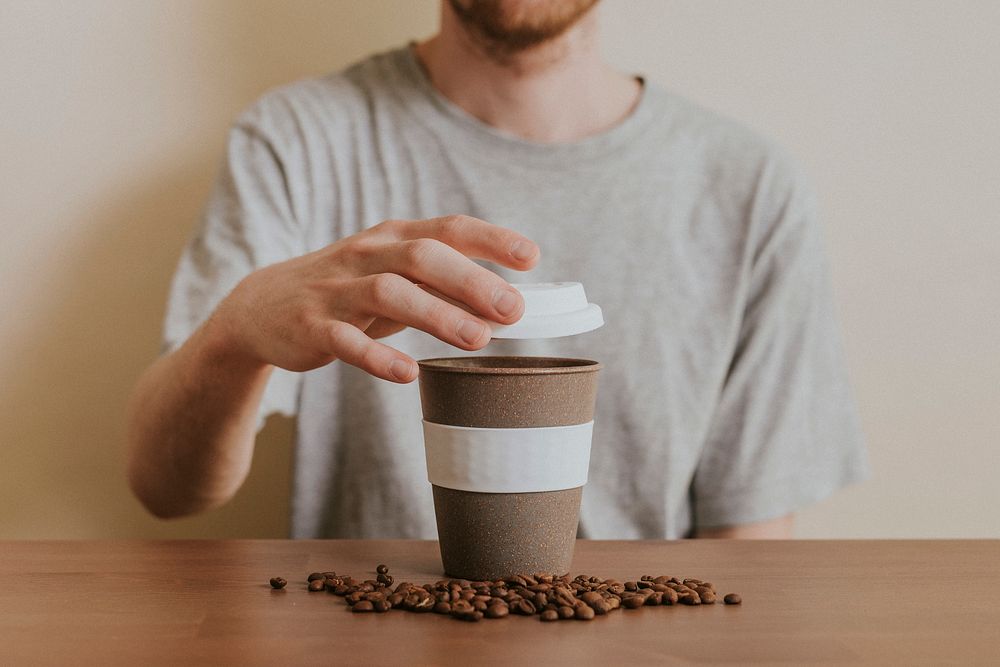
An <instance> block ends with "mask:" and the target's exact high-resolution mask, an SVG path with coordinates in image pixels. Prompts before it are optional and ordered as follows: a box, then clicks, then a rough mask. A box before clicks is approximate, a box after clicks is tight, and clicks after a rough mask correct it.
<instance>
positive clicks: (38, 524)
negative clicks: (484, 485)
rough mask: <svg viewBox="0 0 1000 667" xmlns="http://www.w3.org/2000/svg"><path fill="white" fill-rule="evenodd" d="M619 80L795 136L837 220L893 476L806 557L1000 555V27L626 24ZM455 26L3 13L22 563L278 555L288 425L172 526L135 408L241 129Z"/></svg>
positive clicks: (745, 11)
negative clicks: (271, 547)
mask: <svg viewBox="0 0 1000 667" xmlns="http://www.w3.org/2000/svg"><path fill="white" fill-rule="evenodd" d="M603 11H604V13H605V18H606V24H605V25H606V29H605V37H606V44H607V47H608V51H609V54H610V56H611V57H612V59H613V60H614V61H615V62H617V63H619V64H621V65H622V66H623V67H625V68H627V69H629V70H635V71H642V72H645V73H647V74H649V75H650V76H651V77H652V78H653V79H656V80H658V81H660V82H661V83H663V84H666V85H667V86H669V87H671V88H672V89H674V90H676V91H679V92H682V93H684V94H686V95H688V96H689V97H692V98H694V99H696V100H699V101H701V102H703V103H705V104H707V105H709V106H711V107H714V108H717V109H719V110H722V111H724V112H726V113H728V114H729V115H732V116H735V117H738V118H740V119H743V120H745V121H746V122H748V123H750V124H751V125H753V126H755V127H757V128H759V129H761V130H763V131H764V132H767V133H769V134H771V135H773V136H776V137H777V138H778V139H779V140H780V141H782V142H783V143H784V144H786V145H787V146H788V147H789V148H791V150H792V151H793V152H794V153H795V154H797V155H798V156H799V158H800V159H801V161H802V162H803V163H804V164H805V165H806V167H807V169H808V170H809V171H810V172H811V173H812V175H813V177H814V179H815V181H816V182H817V184H818V187H819V190H820V192H821V194H822V197H823V203H824V208H825V212H826V225H827V227H826V229H827V236H828V239H829V243H830V250H831V254H832V256H833V264H834V277H835V283H836V290H837V299H838V306H839V310H840V313H841V316H842V321H843V328H844V332H845V337H846V344H847V349H848V353H849V358H850V365H851V370H852V373H853V377H854V379H855V384H856V386H857V390H858V394H859V398H860V402H861V408H862V413H863V418H864V424H865V428H866V431H867V433H868V436H869V440H870V445H871V454H872V459H873V464H874V467H875V477H874V479H873V480H872V481H870V482H868V483H866V484H864V485H861V486H859V487H857V488H855V489H853V490H850V491H848V492H846V493H842V494H840V495H839V496H838V497H837V498H836V499H835V500H833V501H831V502H828V503H826V504H825V505H822V506H820V507H817V508H815V509H810V510H808V511H807V512H805V513H804V514H803V516H802V519H801V526H800V534H802V535H805V536H866V537H867V536H872V537H874V536H994V537H998V536H1000V511H998V510H997V507H998V506H1000V484H997V483H996V475H997V471H998V470H1000V454H998V452H1000V447H998V445H1000V410H998V407H1000V336H998V335H997V329H998V324H1000V297H998V294H997V292H998V289H997V288H998V287H1000V269H998V264H1000V225H998V224H997V223H998V211H1000V188H998V186H997V183H996V179H997V175H998V174H1000V158H998V155H1000V122H998V121H997V111H996V110H997V109H998V108H1000V86H997V84H996V78H995V76H996V75H995V72H997V71H1000V42H998V41H997V40H996V39H995V26H997V25H1000V4H997V3H994V2H992V1H991V0H982V1H980V2H955V1H948V2H945V1H941V2H909V1H898V2H888V1H881V2H860V1H854V2H846V3H845V2H833V1H828V2H815V1H801V0H780V1H778V0H775V1H766V2H725V1H720V0H716V1H709V0H697V1H695V0H688V1H684V2H677V1H657V0H644V1H637V0H606V6H605V8H604V10H603ZM435 25H436V3H435V2H434V1H433V0H421V1H419V2H410V1H405V0H397V1H391V2H390V1H379V2H360V1H358V2H322V1H313V2H305V1H296V2H287V1H285V2H281V1H278V0H271V1H267V2H265V1H249V0H212V1H210V2H209V1H180V0H173V1H172V2H155V1H153V0H150V1H147V2H132V1H130V0H117V1H113V0H105V1H103V2H101V1H98V0H88V1H86V2H78V3H56V2H38V3H20V2H12V1H11V0H4V1H3V2H0V91H2V92H0V156H2V159H0V184H2V185H0V225H2V229H0V231H2V236H0V238H2V240H3V242H2V243H0V312H2V313H3V315H2V318H0V538H32V537H90V536H110V537H126V536H237V535H239V536H280V535H283V534H284V531H285V526H286V520H285V513H286V510H287V499H286V498H287V490H288V471H289V462H290V447H289V439H290V435H291V424H289V423H288V422H282V421H274V422H272V423H271V424H270V425H269V426H268V429H267V430H266V431H265V434H264V436H262V438H261V442H260V444H259V446H258V454H257V457H256V460H255V464H254V470H253V472H252V474H251V479H250V480H249V482H248V483H247V485H246V486H245V487H244V489H243V490H242V491H241V492H240V494H239V496H238V498H237V499H236V500H235V501H234V502H233V503H231V504H230V505H229V506H227V507H226V508H224V509H222V510H219V511H217V512H213V513H210V514H209V515H206V516H203V517H197V518H194V519H189V520H183V521H177V522H170V523H162V522H158V521H155V520H153V519H150V518H148V517H147V516H146V515H145V514H144V513H143V511H142V510H141V509H140V508H139V506H138V504H137V503H136V502H135V501H134V500H133V499H132V498H131V497H130V495H129V493H128V491H127V488H126V485H125V483H124V480H123V475H122V458H123V457H122V424H121V420H122V406H123V403H124V401H125V398H126V396H127V393H128V390H129V387H130V384H131V382H132V381H133V380H134V378H135V377H136V376H137V375H138V374H139V372H140V371H141V369H142V368H143V366H144V365H145V364H146V363H148V362H149V361H150V360H151V359H152V358H153V356H154V355H155V354H156V350H157V345H158V340H157V339H158V333H159V326H160V317H161V311H162V308H163V303H164V296H165V290H166V287H167V283H168V280H169V277H170V274H171V271H172V269H173V264H174V262H175V259H176V256H177V253H178V252H179V249H180V247H181V245H182V243H183V241H184V238H185V236H186V234H187V233H188V231H189V230H190V228H191V226H192V224H193V222H194V220H195V218H196V217H197V214H198V211H199V209H200V207H201V204H202V202H203V200H204V197H205V195H206V192H207V189H208V187H209V185H210V182H211V178H212V176H213V173H214V170H215V166H216V164H217V161H218V159H219V156H220V153H221V149H222V145H223V139H224V133H225V129H226V126H227V124H228V122H229V120H230V119H231V118H232V117H233V116H234V115H235V114H236V113H237V112H238V111H239V109H240V108H242V107H243V106H244V105H246V104H247V103H249V102H250V101H251V100H252V99H253V98H254V97H255V96H257V95H258V94H260V93H261V92H262V91H263V90H265V89H266V88H268V87H270V86H272V85H275V84H278V83H280V82H283V81H287V80H291V79H294V78H297V77H300V76H305V75H309V74H314V73H320V72H324V71H327V70H330V69H333V68H336V67H340V66H342V65H344V64H346V63H348V62H350V61H351V60H353V59H355V58H358V57H360V56H362V55H363V54H365V53H367V52H370V51H372V50H376V49H381V48H384V47H388V46H391V45H395V44H398V43H401V42H403V41H405V40H406V39H409V38H413V37H421V36H424V35H427V34H429V33H430V32H432V31H433V29H434V27H435Z"/></svg>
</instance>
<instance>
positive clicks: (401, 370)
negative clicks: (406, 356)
mask: <svg viewBox="0 0 1000 667" xmlns="http://www.w3.org/2000/svg"><path fill="white" fill-rule="evenodd" d="M411 368H412V367H411V366H410V362H408V361H403V360H402V359H393V360H392V361H391V362H390V363H389V373H390V374H391V375H392V377H394V378H396V379H397V380H403V381H406V380H409V379H410V370H411Z"/></svg>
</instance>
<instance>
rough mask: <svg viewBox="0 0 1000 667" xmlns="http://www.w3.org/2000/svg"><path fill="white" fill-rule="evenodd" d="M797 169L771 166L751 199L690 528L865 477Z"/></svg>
mask: <svg viewBox="0 0 1000 667" xmlns="http://www.w3.org/2000/svg"><path fill="white" fill-rule="evenodd" d="M797 174H798V172H797V170H795V168H794V167H791V166H785V167H782V166H779V167H777V168H776V169H774V170H772V173H771V174H770V175H769V176H768V184H767V185H766V186H762V187H763V191H758V193H757V195H756V197H755V201H754V202H753V203H752V204H751V211H752V213H751V221H752V222H751V226H750V229H751V241H750V243H751V245H750V246H748V247H749V248H750V250H749V252H750V253H751V254H750V255H749V258H750V259H749V260H748V266H749V270H748V280H749V282H748V286H747V289H746V295H747V298H746V305H745V309H744V313H743V319H742V322H741V324H740V331H739V336H738V339H737V345H736V347H735V350H734V353H733V358H732V361H731V364H730V367H729V369H728V372H727V375H726V378H725V381H724V384H723V386H722V389H721V392H720V396H719V400H718V404H717V406H716V410H715V414H714V416H713V418H712V422H711V424H710V427H709V430H708V437H707V440H706V442H705V446H704V449H703V453H702V456H701V459H700V460H699V463H698V467H697V470H696V472H695V476H694V480H693V483H692V489H691V492H692V501H693V506H694V516H693V519H694V526H695V527H696V528H704V527H719V526H729V525H740V524H746V523H753V522H757V521H765V520H768V519H773V518H778V517H781V516H784V515H786V514H789V513H791V512H794V511H796V510H798V509H801V508H803V507H804V506H806V505H809V504H811V503H814V502H816V501H819V500H821V499H823V498H825V497H827V496H829V495H830V494H832V493H833V492H834V491H836V490H837V489H839V488H841V487H844V486H846V485H849V484H851V483H854V482H856V481H859V480H861V479H863V478H865V477H866V476H867V475H868V462H867V457H866V453H865V449H864V444H863V439H862V436H861V429H860V424H859V418H858V414H857V410H856V406H855V402H854V399H853V396H852V392H851V389H850V385H849V382H848V378H847V373H846V368H845V363H844V358H843V353H842V350H841V344H840V340H839V335H838V327H837V323H836V321H835V317H834V308H833V298H832V291H831V286H830V279H829V272H828V268H827V262H826V257H825V252H824V249H823V244H822V230H821V228H820V225H819V221H818V219H817V214H816V205H815V198H814V196H813V194H812V190H811V188H809V187H808V185H806V184H805V183H804V182H803V180H802V179H801V178H800V177H799V176H798V175H797ZM768 202H769V203H770V205H769V204H768ZM755 218H756V219H755Z"/></svg>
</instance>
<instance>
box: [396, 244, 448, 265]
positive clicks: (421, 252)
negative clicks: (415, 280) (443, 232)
mask: <svg viewBox="0 0 1000 667" xmlns="http://www.w3.org/2000/svg"><path fill="white" fill-rule="evenodd" d="M439 248H440V243H439V242H438V241H435V240H434V239H414V240H413V241H407V242H406V245H405V246H404V248H403V256H404V258H405V261H406V262H407V263H408V264H422V263H424V262H426V261H428V260H429V259H430V258H431V257H433V256H434V255H435V254H436V253H437V252H438V250H439Z"/></svg>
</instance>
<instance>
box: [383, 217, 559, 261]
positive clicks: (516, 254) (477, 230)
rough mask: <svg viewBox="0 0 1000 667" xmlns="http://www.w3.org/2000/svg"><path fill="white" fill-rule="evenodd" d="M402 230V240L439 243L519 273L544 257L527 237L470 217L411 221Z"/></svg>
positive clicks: (400, 227)
mask: <svg viewBox="0 0 1000 667" xmlns="http://www.w3.org/2000/svg"><path fill="white" fill-rule="evenodd" d="M399 230H400V231H399V234H400V238H401V239H402V240H412V239H419V238H432V239H437V240H438V241H441V242H442V243H447V244H448V245H450V246H451V247H452V248H454V249H455V250H457V251H459V252H460V253H462V254H463V255H465V256H466V257H472V258H474V259H485V260H488V261H490V262H493V263H495V264H499V265H501V266H506V267H507V268H509V269H517V270H519V271H527V270H528V269H530V268H532V267H534V266H535V264H537V263H538V257H539V255H541V250H540V249H539V247H538V245H537V244H535V242H534V241H532V240H531V239H529V238H528V237H527V236H525V235H524V234H519V233H518V232H515V231H514V230H513V229H508V228H506V227H500V226H499V225H494V224H491V223H489V222H486V221H485V220H480V219H479V218H473V217H470V216H468V215H447V216H444V217H441V218H430V219H428V220H413V221H408V222H405V223H403V224H402V225H400V226H399Z"/></svg>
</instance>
